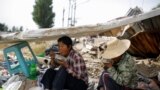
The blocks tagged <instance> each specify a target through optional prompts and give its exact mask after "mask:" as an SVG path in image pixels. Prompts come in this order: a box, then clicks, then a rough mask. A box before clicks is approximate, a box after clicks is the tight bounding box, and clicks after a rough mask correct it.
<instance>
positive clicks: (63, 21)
mask: <svg viewBox="0 0 160 90" xmlns="http://www.w3.org/2000/svg"><path fill="white" fill-rule="evenodd" d="M64 13H65V9H64V8H63V16H62V27H64Z"/></svg>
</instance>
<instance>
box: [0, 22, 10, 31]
mask: <svg viewBox="0 0 160 90" xmlns="http://www.w3.org/2000/svg"><path fill="white" fill-rule="evenodd" d="M0 31H6V32H7V31H8V26H7V25H5V24H3V23H0Z"/></svg>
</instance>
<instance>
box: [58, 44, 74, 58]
mask: <svg viewBox="0 0 160 90" xmlns="http://www.w3.org/2000/svg"><path fill="white" fill-rule="evenodd" d="M58 48H59V53H60V54H61V55H62V56H65V57H66V56H68V54H69V52H70V50H71V46H67V45H66V44H64V43H63V42H58Z"/></svg>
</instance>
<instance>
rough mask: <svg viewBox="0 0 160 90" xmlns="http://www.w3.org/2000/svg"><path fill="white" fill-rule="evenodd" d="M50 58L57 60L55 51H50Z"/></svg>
mask: <svg viewBox="0 0 160 90" xmlns="http://www.w3.org/2000/svg"><path fill="white" fill-rule="evenodd" d="M49 56H50V57H51V59H54V58H55V53H54V51H52V50H51V51H50V52H49Z"/></svg>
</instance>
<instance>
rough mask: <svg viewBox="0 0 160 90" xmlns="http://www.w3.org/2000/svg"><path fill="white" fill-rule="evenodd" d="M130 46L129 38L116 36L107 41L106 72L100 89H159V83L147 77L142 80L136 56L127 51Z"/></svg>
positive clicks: (101, 80) (99, 86)
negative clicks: (122, 38) (137, 68)
mask: <svg viewBox="0 0 160 90" xmlns="http://www.w3.org/2000/svg"><path fill="white" fill-rule="evenodd" d="M129 47H130V41H129V40H127V39H124V40H119V39H117V38H114V39H113V40H111V41H109V42H108V43H107V48H106V49H105V50H104V52H103V53H102V61H103V63H104V72H103V73H102V75H101V77H100V80H99V84H98V87H97V89H98V90H134V89H142V90H159V87H158V86H157V84H156V83H155V82H154V81H153V80H151V79H146V80H142V78H141V81H140V79H139V77H138V76H137V73H136V69H135V62H134V58H133V57H132V56H130V55H129V54H128V53H127V52H126V51H127V50H128V49H129Z"/></svg>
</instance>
